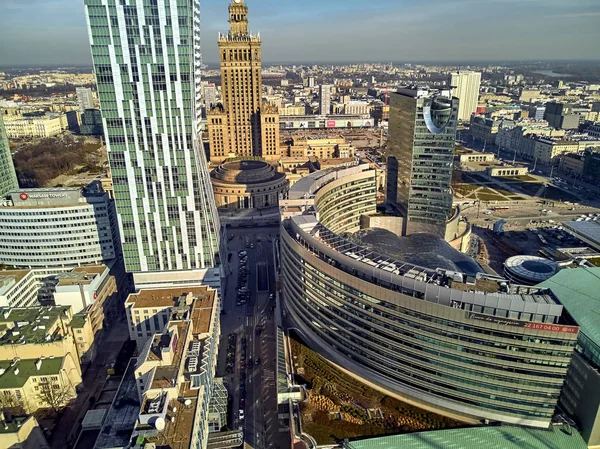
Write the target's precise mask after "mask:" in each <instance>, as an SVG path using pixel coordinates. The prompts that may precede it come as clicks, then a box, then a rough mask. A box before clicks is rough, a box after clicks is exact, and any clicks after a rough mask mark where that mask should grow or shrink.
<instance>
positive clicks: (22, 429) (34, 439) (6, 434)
mask: <svg viewBox="0 0 600 449" xmlns="http://www.w3.org/2000/svg"><path fill="white" fill-rule="evenodd" d="M0 441H2V444H3V447H7V448H10V449H50V447H51V446H50V443H48V440H46V436H45V435H44V431H43V430H42V428H41V427H40V426H39V424H38V422H37V419H35V417H34V416H24V417H20V416H17V417H12V418H9V417H8V416H7V415H5V414H4V413H3V412H0Z"/></svg>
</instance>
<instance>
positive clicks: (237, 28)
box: [229, 0, 248, 36]
mask: <svg viewBox="0 0 600 449" xmlns="http://www.w3.org/2000/svg"><path fill="white" fill-rule="evenodd" d="M229 32H230V33H231V34H232V35H234V36H237V35H243V36H246V35H248V6H246V4H245V3H244V0H233V2H232V3H231V4H230V5H229Z"/></svg>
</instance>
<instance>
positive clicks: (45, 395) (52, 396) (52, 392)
mask: <svg viewBox="0 0 600 449" xmlns="http://www.w3.org/2000/svg"><path fill="white" fill-rule="evenodd" d="M74 396H75V395H74V392H73V387H72V386H71V385H69V384H57V383H46V384H40V390H39V392H38V394H37V398H38V400H39V401H40V405H42V404H43V405H44V406H47V407H49V408H51V409H52V410H53V411H54V412H58V411H59V410H60V409H62V408H63V407H65V406H66V405H67V403H68V402H69V401H70V400H71V399H73V397H74Z"/></svg>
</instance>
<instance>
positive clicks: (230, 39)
mask: <svg viewBox="0 0 600 449" xmlns="http://www.w3.org/2000/svg"><path fill="white" fill-rule="evenodd" d="M229 26H230V29H229V32H228V33H227V34H219V57H220V61H221V99H222V104H220V105H219V106H218V107H216V108H213V109H212V110H211V111H209V112H208V113H207V119H208V136H209V144H210V160H211V162H222V161H223V160H225V159H227V158H229V157H233V156H241V157H244V156H246V157H247V156H261V157H263V158H265V159H266V160H277V159H279V114H278V112H277V108H276V107H275V106H273V105H268V104H263V102H262V69H261V53H260V47H261V40H260V34H259V35H253V34H250V32H249V31H248V6H247V5H246V4H245V3H244V0H240V1H235V2H233V3H231V4H230V5H229Z"/></svg>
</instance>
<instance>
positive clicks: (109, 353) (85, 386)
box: [50, 313, 129, 449]
mask: <svg viewBox="0 0 600 449" xmlns="http://www.w3.org/2000/svg"><path fill="white" fill-rule="evenodd" d="M119 318H120V319H119V320H118V321H116V322H113V326H112V327H111V328H110V329H108V331H107V332H106V333H104V334H103V335H102V336H101V337H100V338H99V341H98V348H97V351H98V352H97V354H96V358H95V359H94V361H93V362H92V363H91V365H90V366H89V367H88V368H87V370H86V371H85V373H84V374H83V382H82V384H81V386H80V387H79V388H78V392H77V398H76V399H75V400H74V401H73V403H72V404H70V406H69V407H67V408H66V409H64V410H63V411H62V412H61V416H60V419H59V421H58V423H57V424H56V427H55V428H54V431H53V432H52V438H51V439H50V444H51V445H52V448H53V449H64V448H65V447H71V445H72V444H73V443H74V442H75V439H76V438H77V435H78V434H79V430H80V424H81V421H82V420H83V418H84V416H85V414H86V412H87V410H88V408H90V402H89V400H90V398H91V397H94V398H95V399H97V397H98V393H99V392H100V391H101V389H102V386H103V385H104V380H105V379H106V376H107V373H106V368H107V362H108V361H110V360H113V359H114V358H115V357H116V356H117V354H118V353H119V351H120V349H121V346H123V342H124V341H125V340H127V339H128V338H129V332H128V329H127V319H126V318H125V314H124V313H122V314H121V315H120V317H119Z"/></svg>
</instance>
